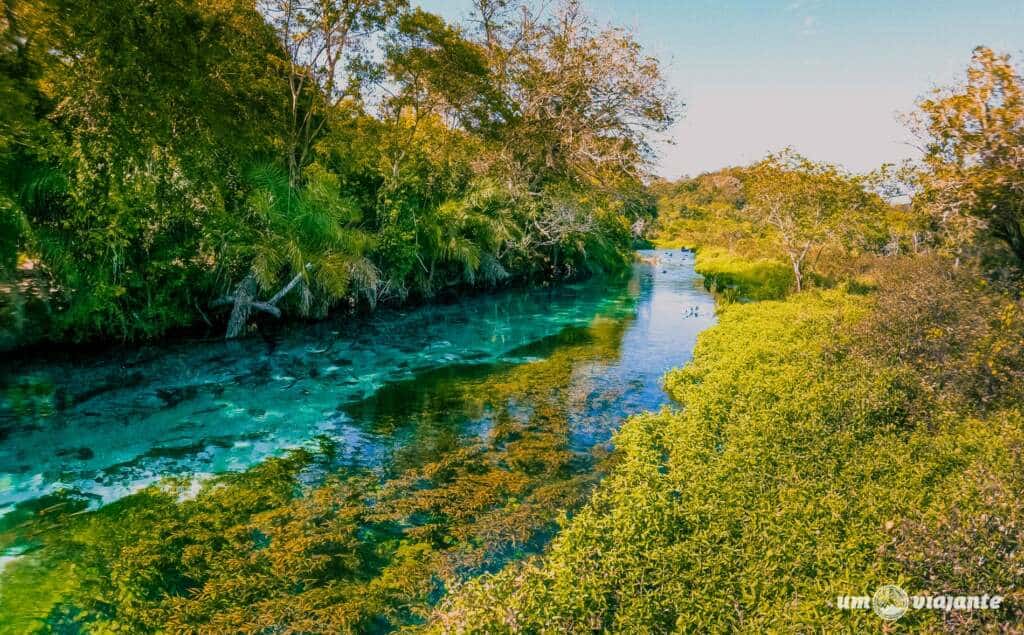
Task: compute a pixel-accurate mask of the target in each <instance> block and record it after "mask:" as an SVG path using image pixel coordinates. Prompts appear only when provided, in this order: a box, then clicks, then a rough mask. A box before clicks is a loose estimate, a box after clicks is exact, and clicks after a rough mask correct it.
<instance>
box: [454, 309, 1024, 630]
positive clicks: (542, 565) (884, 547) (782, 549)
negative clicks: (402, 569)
mask: <svg viewBox="0 0 1024 635" xmlns="http://www.w3.org/2000/svg"><path fill="white" fill-rule="evenodd" d="M869 304H870V303H869V301H868V299H867V298H865V297H864V296H852V295H848V294H845V293H843V292H841V291H829V292H818V293H814V294H801V295H798V296H793V297H791V298H790V299H788V300H786V301H785V302H763V303H757V304H749V305H734V306H730V307H728V308H726V309H724V310H723V311H722V315H721V321H720V323H719V324H718V325H717V326H716V327H714V328H712V329H711V330H709V331H707V332H705V334H703V335H702V337H701V339H700V343H699V346H698V349H697V351H696V353H695V357H694V360H693V362H692V363H691V364H690V365H688V366H687V367H685V368H683V369H680V370H678V371H675V372H672V373H670V374H669V376H668V377H667V380H666V385H667V387H668V389H669V390H670V392H671V393H672V394H673V396H675V397H676V398H677V399H678V400H679V401H680V402H681V403H682V404H683V405H684V409H683V410H682V411H663V412H661V413H656V414H649V415H643V416H640V417H636V418H634V419H632V420H630V421H628V422H627V423H626V424H625V425H624V427H623V428H622V430H621V432H620V433H619V434H618V436H617V437H616V439H615V444H616V448H617V452H618V453H619V454H620V455H621V456H620V458H619V462H618V463H617V464H616V467H615V469H614V470H613V471H612V473H611V475H610V476H609V477H608V478H607V479H606V480H605V481H604V482H603V483H602V485H601V486H600V487H599V489H598V490H597V492H596V493H595V495H594V497H593V499H592V501H591V502H590V504H589V505H588V506H587V507H586V508H585V509H584V510H583V512H581V513H580V514H579V515H577V516H576V517H575V518H573V519H572V520H571V521H569V522H568V523H566V525H565V526H564V528H563V531H562V533H561V534H560V535H559V537H558V538H557V540H556V541H555V543H554V545H553V547H552V549H551V551H550V553H549V554H548V555H547V556H546V557H543V558H536V559H533V560H531V561H528V562H526V563H524V564H521V565H518V566H515V567H510V568H508V569H506V570H505V571H502V572H501V573H498V574H497V575H493V576H485V577H484V578H481V579H479V580H475V581H473V582H471V583H469V584H468V585H467V586H466V587H464V588H463V589H461V590H460V591H459V592H458V593H456V594H455V595H454V596H453V597H452V599H450V600H449V601H447V602H446V603H445V604H444V605H443V607H442V609H441V610H440V611H439V612H438V614H437V616H436V621H435V626H436V628H437V629H438V630H443V629H451V630H456V631H459V630H466V631H476V630H485V631H490V632H506V631H526V632H563V631H569V632H584V631H590V630H593V629H608V630H612V631H617V632H651V631H654V632H664V631H670V630H684V631H696V632H726V631H736V630H739V631H744V632H770V631H806V630H825V631H854V630H856V631H862V630H869V629H874V628H878V625H879V622H878V618H877V617H876V616H874V614H873V613H871V612H870V611H867V612H864V611H841V610H838V609H837V608H835V606H834V602H835V598H836V596H838V595H845V594H853V595H863V594H870V593H871V592H872V591H873V590H874V589H875V588H876V587H878V586H879V585H882V584H885V583H890V582H894V583H897V584H900V585H902V586H903V587H904V588H906V589H908V590H910V591H923V590H927V591H930V592H933V593H941V592H953V591H959V592H968V591H970V592H982V591H981V590H983V591H985V592H990V593H1004V594H1009V595H1010V596H1011V597H1016V596H1014V595H1013V593H1016V592H1015V591H1013V589H1012V587H1013V583H1012V580H1013V579H1014V577H1013V571H1014V569H1013V568H1012V567H1013V566H1014V565H1013V562H1014V560H1013V557H1015V556H1013V557H1010V558H1009V559H1007V556H1008V555H1010V556H1012V545H1013V544H1016V543H1015V542H1014V541H1015V540H1016V535H1017V534H1015V533H1013V532H1017V531H1018V530H1019V529H1018V527H1019V525H1018V524H1016V521H1015V520H1012V519H1014V518H1017V517H1018V515H1019V511H1017V510H1019V503H1018V502H1017V501H1016V494H1015V493H1014V492H1015V491H1016V490H1015V484H1016V483H1017V479H1019V477H1018V476H1017V473H1018V470H1019V467H1018V466H1017V462H1018V461H1019V450H1018V448H1019V447H1020V444H1021V442H1022V441H1024V432H1022V430H1021V425H1020V424H1021V418H1020V416H1019V414H1018V413H1002V414H994V415H992V416H991V418H989V419H987V420H985V421H979V420H977V419H962V418H960V417H958V416H956V415H955V413H951V412H948V411H947V412H939V413H935V414H934V416H933V417H932V418H931V419H930V420H929V421H928V425H922V424H921V422H920V421H919V420H917V419H915V417H913V416H911V415H912V413H914V412H915V406H914V401H915V399H916V398H917V396H916V391H915V390H913V389H912V388H910V387H908V386H907V382H906V378H905V377H904V376H903V373H902V371H901V370H899V369H890V368H887V367H886V366H885V365H883V364H879V363H878V360H874V359H870V358H868V357H865V356H863V355H858V354H852V353H851V346H852V345H853V344H854V341H853V339H854V338H853V336H851V335H850V333H851V332H852V329H853V327H854V325H856V324H858V323H860V322H861V321H862V320H864V319H867V317H868V316H869V315H870V308H869ZM964 470H971V471H974V472H972V473H982V472H983V473H984V474H985V475H986V478H985V479H984V480H983V481H981V482H980V483H977V484H975V485H974V486H972V487H974V489H977V488H981V489H983V490H984V491H985V493H986V496H988V497H989V499H988V502H984V503H979V504H974V505H970V506H969V511H968V510H963V511H957V509H958V506H959V505H960V504H962V503H965V502H966V500H965V497H966V496H967V495H966V494H964V495H963V496H961V495H959V494H958V495H957V496H956V497H954V498H955V501H959V502H954V501H951V500H950V499H949V498H948V497H946V493H947V492H951V491H964V490H965V489H966V491H968V492H969V491H972V490H971V488H970V487H967V484H966V483H965V480H964ZM979 470H980V471H982V472H978V471H979ZM957 488H959V489H957ZM982 508H984V509H987V510H989V511H990V512H994V511H995V510H998V509H1005V510H1009V515H1008V516H1000V518H1003V519H1005V520H1006V521H1008V522H1010V524H1009V525H1005V523H1004V522H1003V521H1000V523H997V524H995V525H993V524H992V523H993V522H995V521H994V520H993V521H992V522H987V521H985V518H986V516H984V514H983V512H982V511H981V509H982ZM965 514H967V517H966V518H965V517H964V515H965ZM1004 525H1005V529H1006V530H1007V531H1009V532H1010V533H1008V534H1007V533H1005V532H1004V533H1002V534H999V533H998V531H999V527H1002V526H1004ZM945 528H955V529H954V531H955V542H956V543H957V544H960V545H961V546H960V547H957V549H959V550H960V551H959V552H955V554H954V555H952V556H951V555H950V554H946V553H944V552H943V551H942V549H941V548H939V546H938V544H939V543H938V542H936V541H939V540H941V539H940V538H939V536H940V535H942V534H941V533H940V532H942V531H944V529H945ZM993 532H995V533H993ZM986 535H988V536H991V537H993V538H998V539H999V542H997V543H996V544H994V545H993V546H992V547H991V552H990V553H991V554H992V556H993V557H992V558H991V559H975V558H972V557H970V554H971V551H970V547H969V546H967V545H969V544H970V540H971V536H976V537H977V536H986ZM902 536H907V537H908V540H909V539H910V538H909V536H913V541H914V544H915V545H919V546H921V551H917V552H915V551H913V549H909V548H907V547H905V546H901V542H900V538H901V537H902ZM893 553H896V554H899V555H898V556H896V555H893ZM1008 566H1009V567H1010V568H1007V567H1008ZM936 572H940V573H942V574H943V575H936ZM1014 610H1015V609H1014ZM1014 615H1015V613H1013V612H1012V611H1011V612H1002V613H999V612H997V613H989V614H984V615H983V614H980V613H978V614H975V615H972V616H971V618H972V619H973V620H976V621H977V623H978V624H981V623H985V624H989V625H990V626H994V625H995V624H996V623H998V622H1000V621H1002V623H1003V624H1009V623H1012V620H1013V619H1014ZM943 619H945V617H944V615H942V614H941V613H936V612H930V611H916V612H914V611H912V612H911V613H909V614H908V615H907V616H906V617H904V618H903V620H902V621H901V625H906V626H907V627H909V628H923V629H934V628H939V627H941V626H942V625H943V623H942V620H943Z"/></svg>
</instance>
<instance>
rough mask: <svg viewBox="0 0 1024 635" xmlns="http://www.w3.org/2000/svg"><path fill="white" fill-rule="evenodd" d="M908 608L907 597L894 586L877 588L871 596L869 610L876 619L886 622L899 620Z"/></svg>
mask: <svg viewBox="0 0 1024 635" xmlns="http://www.w3.org/2000/svg"><path fill="white" fill-rule="evenodd" d="M909 608H910V598H909V597H908V596H907V592H906V591H904V590H903V589H901V588H899V587H898V586H896V585H895V584H886V585H885V586H881V587H878V590H877V591H875V594H874V595H873V596H871V609H872V610H873V611H874V612H875V613H876V614H877V615H878V617H880V618H882V619H883V620H886V621H888V622H895V621H896V620H898V619H900V618H901V617H903V614H904V613H906V612H907V609H909Z"/></svg>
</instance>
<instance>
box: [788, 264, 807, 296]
mask: <svg viewBox="0 0 1024 635" xmlns="http://www.w3.org/2000/svg"><path fill="white" fill-rule="evenodd" d="M790 262H792V263H793V277H794V278H795V279H796V292H797V293H800V291H802V290H803V280H804V277H803V274H802V273H800V261H799V260H797V259H796V258H791V259H790Z"/></svg>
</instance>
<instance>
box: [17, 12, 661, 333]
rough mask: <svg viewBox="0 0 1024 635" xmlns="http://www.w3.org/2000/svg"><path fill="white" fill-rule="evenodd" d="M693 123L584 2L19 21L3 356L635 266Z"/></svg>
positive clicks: (236, 327)
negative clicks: (675, 147) (651, 186)
mask: <svg viewBox="0 0 1024 635" xmlns="http://www.w3.org/2000/svg"><path fill="white" fill-rule="evenodd" d="M676 109H677V104H676V102H675V99H674V97H673V95H672V94H671V92H670V91H669V90H668V89H667V87H666V85H665V83H664V81H663V78H662V74H661V70H660V68H659V64H658V62H657V61H656V60H654V59H651V58H649V57H646V56H645V55H644V54H643V52H642V51H641V49H640V47H639V46H638V45H637V43H636V42H635V41H634V40H633V39H632V37H631V36H630V35H629V34H628V33H626V32H625V31H622V30H618V29H604V28H598V27H597V26H596V25H595V24H594V23H593V22H592V21H591V20H590V19H589V18H587V17H586V16H585V14H584V13H583V12H582V10H581V8H580V6H579V5H578V3H577V2H575V1H573V0H567V1H566V2H562V3H560V4H558V5H557V6H555V7H553V8H552V7H551V6H550V5H548V8H547V9H546V10H537V9H535V8H533V7H532V6H528V5H526V4H521V3H518V2H505V1H494V0H477V1H476V2H475V3H474V9H473V13H472V16H471V19H469V20H467V21H466V23H465V24H463V25H458V24H450V23H448V22H446V21H445V20H443V19H442V18H440V17H438V16H436V15H433V14H430V13H426V12H424V11H422V10H419V9H417V8H414V7H412V6H409V5H408V4H407V3H406V2H404V1H402V0H329V1H327V2H319V1H316V2H313V1H305V0H260V1H258V2H256V3H253V2H251V1H246V0H141V1H140V0H131V1H128V0H112V1H110V2H100V3H97V2H82V1H81V0H28V1H26V0H8V1H7V2H5V3H4V4H3V13H2V14H0V314H2V316H3V322H2V326H0V331H2V332H0V339H2V340H3V342H2V343H0V344H2V345H6V346H11V345H17V344H19V343H23V342H26V341H28V340H47V339H49V340H58V341H59V340H89V339H117V340H138V339H144V338H153V337H157V336H160V335H162V334H165V333H166V332H167V331H168V330H170V329H175V328H179V327H188V326H190V325H196V324H202V322H203V321H206V322H208V323H209V324H210V325H211V326H212V327H214V328H217V329H223V328H225V325H226V324H228V322H229V319H228V316H229V314H230V316H231V319H230V331H231V334H239V333H242V332H244V331H245V330H246V329H247V328H251V326H250V325H251V316H252V315H253V314H255V313H257V312H263V313H268V314H275V315H279V314H291V315H302V316H313V317H316V316H323V315H325V314H326V313H327V312H328V311H330V310H332V308H335V307H339V305H341V307H344V308H346V309H350V308H352V307H356V306H366V307H372V306H374V305H375V304H376V303H378V302H403V301H406V300H407V299H409V298H413V299H429V298H431V297H434V296H435V295H436V294H438V293H441V292H460V291H461V290H464V289H466V288H468V287H472V286H488V285H494V284H497V283H499V282H501V281H502V280H506V279H509V278H518V279H521V280H527V281H539V280H552V279H561V278H567V277H574V276H579V275H586V274H588V273H591V272H595V271H605V270H611V269H615V268H618V267H621V266H622V265H623V264H624V263H625V262H626V261H627V258H628V250H629V248H630V245H631V241H632V235H631V231H632V228H633V227H634V226H636V227H642V226H643V225H644V223H642V222H641V223H638V222H637V221H640V220H645V219H647V220H649V219H650V218H651V217H652V216H653V213H654V206H653V199H652V197H651V196H650V194H649V193H648V192H647V191H646V190H645V188H644V186H643V177H644V176H645V172H646V168H647V165H648V163H649V160H650V159H651V157H652V152H651V146H650V145H649V142H648V135H649V134H650V133H651V132H655V131H661V130H664V129H665V128H666V127H667V126H668V125H669V124H670V123H671V122H672V120H673V117H674V115H675V113H676Z"/></svg>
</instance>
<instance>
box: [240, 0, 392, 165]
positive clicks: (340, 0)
mask: <svg viewBox="0 0 1024 635" xmlns="http://www.w3.org/2000/svg"><path fill="white" fill-rule="evenodd" d="M405 5H406V2H405V0H259V1H258V2H257V7H258V8H259V10H260V12H261V13H262V14H263V15H264V16H266V19H267V21H268V23H269V24H270V25H271V26H273V28H274V30H275V32H276V33H277V36H278V38H279V40H280V41H281V44H282V46H283V47H284V49H285V52H286V56H285V70H286V75H287V79H288V91H289V98H290V105H289V117H288V124H287V145H288V147H287V164H288V175H289V180H290V182H291V183H292V185H296V184H298V183H299V181H300V180H301V177H302V168H303V167H304V166H305V165H306V164H307V163H309V162H310V161H312V159H313V147H314V145H315V143H316V142H317V140H318V139H319V138H320V137H321V135H322V134H323V132H324V129H325V127H326V126H327V125H328V123H329V122H330V120H331V119H332V117H334V118H336V117H338V116H339V115H342V114H343V113H344V110H343V109H341V108H339V106H340V105H341V104H342V101H343V100H344V99H345V98H352V99H355V100H358V99H359V98H361V97H362V94H361V90H360V89H361V83H362V82H363V81H364V80H366V79H367V78H372V77H373V75H374V73H375V72H376V71H377V69H376V68H375V65H374V59H373V55H372V54H371V51H370V48H371V46H372V45H373V43H374V38H376V37H379V36H381V35H382V34H383V33H384V31H385V28H386V27H387V26H388V25H389V22H390V21H391V20H392V19H393V18H394V17H395V16H396V15H397V14H398V12H399V10H401V9H402V8H404V7H405Z"/></svg>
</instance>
